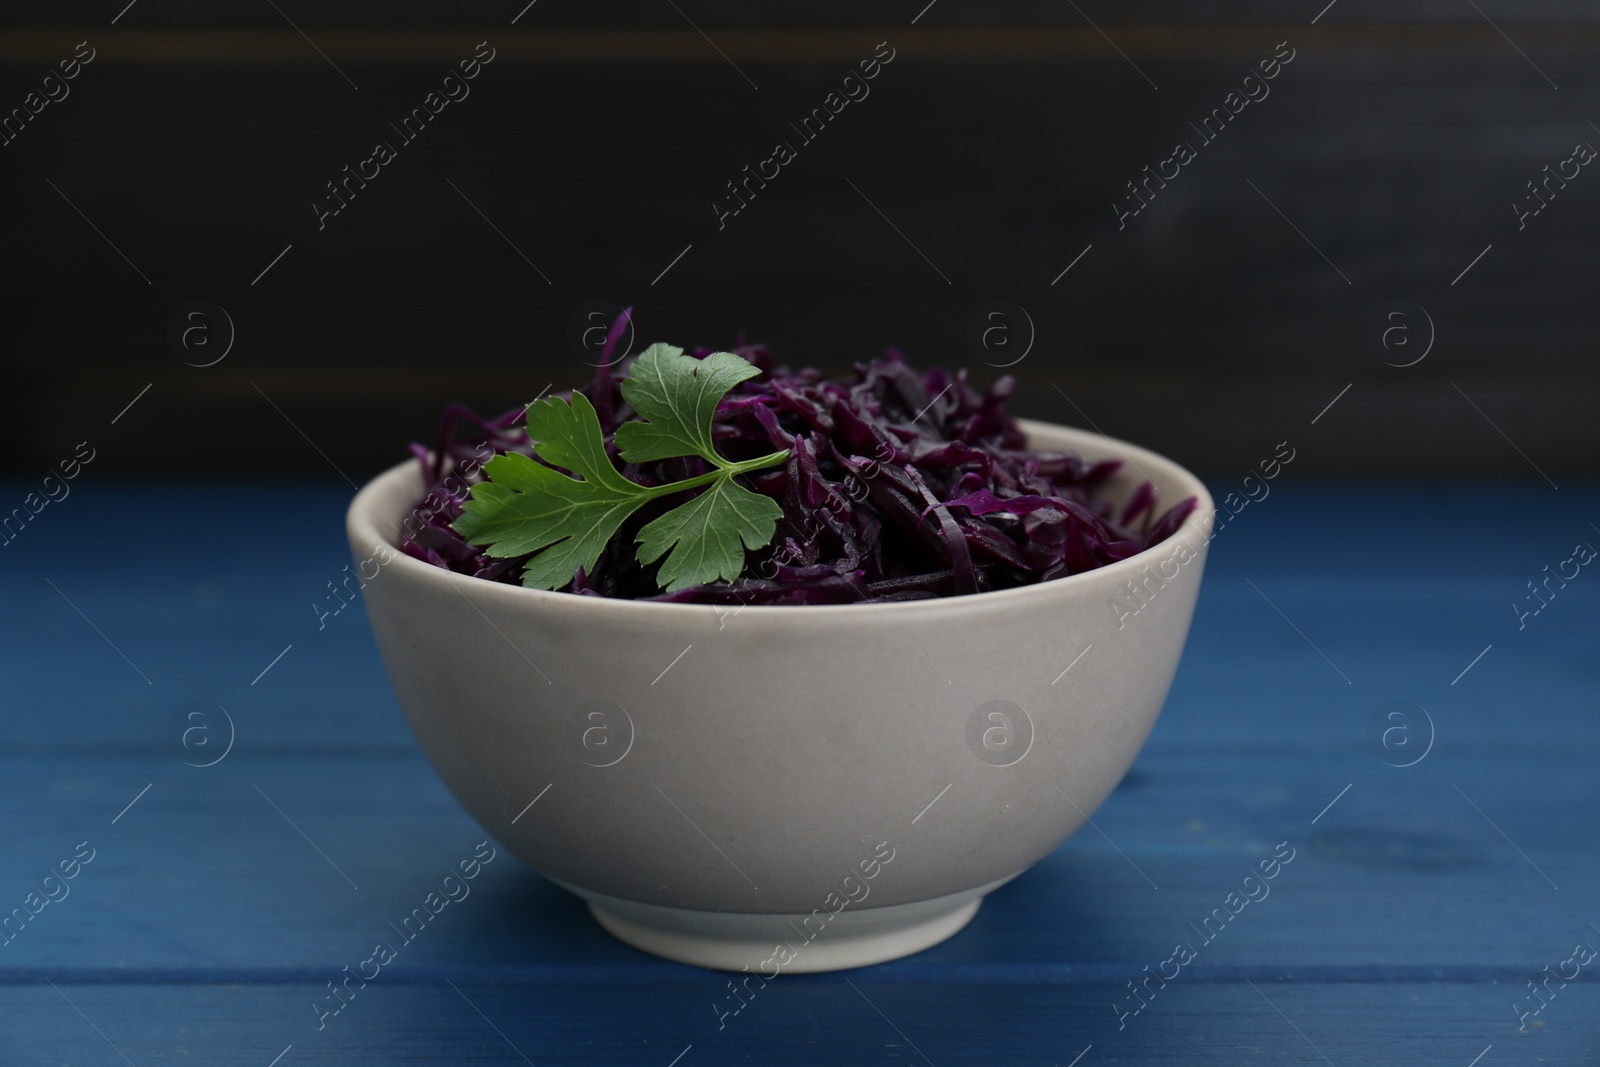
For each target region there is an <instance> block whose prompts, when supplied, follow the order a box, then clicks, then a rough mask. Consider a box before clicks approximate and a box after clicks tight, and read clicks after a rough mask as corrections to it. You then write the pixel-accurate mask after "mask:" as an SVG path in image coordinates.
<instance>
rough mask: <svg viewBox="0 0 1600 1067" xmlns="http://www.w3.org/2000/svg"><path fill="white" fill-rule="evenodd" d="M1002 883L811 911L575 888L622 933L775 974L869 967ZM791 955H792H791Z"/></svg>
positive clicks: (692, 957) (672, 954)
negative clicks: (757, 909) (652, 899)
mask: <svg viewBox="0 0 1600 1067" xmlns="http://www.w3.org/2000/svg"><path fill="white" fill-rule="evenodd" d="M999 884H1000V883H998V882H997V883H995V885H986V886H982V887H980V888H978V889H974V890H969V891H968V892H965V893H957V894H954V895H951V896H947V897H939V898H937V899H935V900H926V901H919V902H917V903H914V904H896V905H892V906H890V907H887V908H861V909H859V910H857V909H855V908H853V907H846V908H845V909H844V910H842V911H839V912H837V913H830V912H829V911H828V910H827V909H826V908H819V909H818V910H817V911H816V912H814V913H812V914H810V915H805V914H796V915H751V914H740V913H734V912H715V911H691V910H689V909H686V908H666V907H662V906H660V905H657V904H639V903H636V902H634V901H630V900H620V899H617V898H615V897H607V896H601V895H599V894H596V893H588V892H583V891H581V890H575V891H577V892H578V894H579V895H580V896H582V897H583V898H585V899H586V900H587V901H588V903H589V911H590V912H591V913H592V914H593V915H594V917H595V920H596V921H597V922H598V923H599V924H600V925H601V926H602V927H604V928H605V929H606V930H607V931H608V932H609V933H611V934H612V935H613V936H615V937H616V938H617V939H618V940H620V941H623V942H626V943H627V944H629V945H632V946H633V947H634V948H637V949H641V950H643V951H645V952H649V953H651V954H653V955H656V956H663V957H665V958H667V959H669V960H676V961H677V962H679V963H692V964H694V965H696V966H699V967H713V968H716V969H718V970H724V971H741V970H745V969H748V970H749V971H750V972H751V973H755V974H765V975H766V976H768V977H772V976H773V974H774V971H776V972H778V973H785V972H786V973H789V974H800V973H805V972H815V971H837V970H843V969H845V968H848V967H865V966H868V965H870V964H874V963H883V962H885V961H887V960H895V959H899V958H900V957H902V956H909V955H911V954H912V953H913V952H921V951H922V950H923V949H925V948H931V947H932V946H934V945H937V944H938V943H939V942H941V941H943V940H945V939H946V938H948V937H950V936H952V935H954V934H955V933H956V932H958V931H959V930H960V929H961V928H962V927H963V926H966V925H967V923H968V922H969V921H971V919H972V917H973V916H974V915H976V914H977V913H978V905H979V904H981V903H982V902H983V895H984V894H985V893H987V892H988V891H989V890H990V889H993V888H995V886H997V885H999ZM785 961H787V962H785Z"/></svg>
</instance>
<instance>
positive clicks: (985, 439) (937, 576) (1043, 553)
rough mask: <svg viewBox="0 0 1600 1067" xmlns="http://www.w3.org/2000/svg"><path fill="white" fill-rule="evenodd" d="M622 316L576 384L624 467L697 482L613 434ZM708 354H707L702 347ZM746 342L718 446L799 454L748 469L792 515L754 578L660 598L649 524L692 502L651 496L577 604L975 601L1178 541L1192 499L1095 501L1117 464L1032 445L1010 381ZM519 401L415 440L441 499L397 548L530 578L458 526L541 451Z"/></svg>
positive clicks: (1145, 488)
mask: <svg viewBox="0 0 1600 1067" xmlns="http://www.w3.org/2000/svg"><path fill="white" fill-rule="evenodd" d="M623 325H624V320H622V319H619V320H618V326H617V328H614V329H613V330H612V332H611V335H610V337H609V339H608V342H607V346H606V349H605V351H604V352H603V354H602V358H601V366H600V367H599V368H598V370H597V372H596V374H595V378H594V381H593V383H591V384H590V385H588V386H586V387H584V388H583V389H581V390H579V391H580V392H582V393H583V394H584V395H585V396H587V397H588V398H589V400H590V402H591V403H592V404H593V405H594V408H595V411H596V413H597V414H598V415H599V418H600V424H601V428H602V430H603V431H604V433H605V441H606V447H607V450H608V451H609V452H610V453H611V456H612V458H613V460H615V461H616V463H617V468H618V470H620V471H621V472H622V473H623V475H624V476H625V477H627V478H631V479H633V480H634V481H636V482H638V483H640V484H641V485H660V484H662V483H664V482H668V481H676V480H678V479H682V478H689V477H693V476H694V475H696V474H700V473H702V472H703V471H704V470H705V469H706V465H705V463H704V461H702V460H700V459H699V458H697V457H690V458H686V459H670V460H662V461H659V462H654V463H646V464H632V463H624V462H622V460H621V459H620V458H618V456H617V452H616V446H615V444H614V442H613V440H612V437H613V434H614V433H615V431H616V428H617V427H618V426H619V425H621V424H622V423H623V422H626V421H627V420H629V419H630V418H633V417H634V412H633V409H632V408H630V407H629V406H628V403H627V401H626V400H624V399H623V397H622V392H621V389H620V388H619V387H620V385H621V383H622V381H623V380H624V379H625V378H626V377H627V373H626V372H627V367H628V362H627V361H624V362H622V363H620V364H618V365H616V366H612V365H610V363H609V356H610V350H611V347H612V346H613V345H614V344H615V342H616V340H617V337H618V336H619V335H620V333H621V329H620V327H622V326H623ZM711 351H712V350H711V349H704V348H697V349H694V350H693V354H694V355H696V356H698V357H702V358H703V357H704V356H705V355H707V354H708V353H709V352H711ZM732 351H733V352H734V353H735V354H736V355H738V356H740V357H742V358H744V359H746V360H748V361H749V362H751V363H752V364H754V365H755V366H757V367H759V368H760V369H761V370H762V372H763V373H762V374H761V375H760V376H759V377H757V378H753V379H751V380H750V381H747V382H744V383H742V384H741V385H738V386H736V387H735V388H734V389H733V391H732V392H730V393H729V394H728V395H727V397H725V398H724V399H723V401H722V403H721V404H720V405H719V406H718V408H717V414H716V419H715V441H716V444H717V448H718V450H719V451H720V452H721V453H722V455H724V456H726V457H727V458H729V459H733V460H741V459H750V458H754V457H756V456H760V455H765V454H767V453H769V452H772V451H775V450H778V449H789V450H790V456H789V459H788V462H786V463H785V464H783V465H782V466H780V467H774V468H772V469H771V470H767V471H760V472H757V473H756V474H754V475H752V476H748V477H746V478H745V479H744V481H745V484H746V485H747V486H748V487H749V488H751V489H753V490H755V491H756V492H758V493H764V494H766V495H768V496H770V497H772V498H773V499H774V500H776V501H778V503H779V504H780V506H781V507H782V508H783V518H781V519H779V520H778V526H777V532H776V534H775V535H774V537H773V539H772V542H771V543H770V544H768V545H767V546H766V547H765V548H762V549H759V550H756V551H752V552H749V553H747V559H746V566H745V573H744V576H742V577H740V578H739V579H738V580H737V581H734V582H715V583H712V584H710V585H701V586H695V587H693V588H690V589H682V590H679V591H678V592H675V593H662V592H661V589H660V587H659V586H658V585H657V584H656V581H655V574H654V572H655V567H654V566H653V565H652V566H644V565H642V564H640V563H639V562H638V560H637V559H636V558H635V556H634V551H633V549H634V543H635V538H636V535H637V534H638V531H639V528H640V527H642V526H643V525H644V524H645V523H647V522H649V521H650V520H651V519H653V518H655V517H656V516H657V515H660V514H661V513H662V512H664V511H667V510H670V509H671V508H673V507H676V506H677V505H679V504H681V503H682V502H683V500H685V499H688V496H687V495H685V496H683V497H672V498H666V499H663V500H658V501H654V502H652V503H651V504H650V505H647V506H646V507H644V508H642V509H640V510H639V511H638V512H637V513H635V514H634V515H633V516H632V517H631V518H630V519H629V520H628V522H627V523H625V524H624V525H623V527H622V529H621V531H620V532H619V533H618V535H617V536H616V537H615V538H613V540H612V542H611V544H610V545H609V546H607V548H606V550H605V551H604V553H602V555H601V556H600V559H599V561H598V562H597V563H596V564H595V567H594V570H593V572H592V573H587V574H586V573H583V572H582V571H580V572H579V573H578V574H577V575H576V576H575V577H574V579H573V581H572V584H571V585H570V586H569V587H568V589H569V590H570V591H571V592H572V593H576V594H578V595H581V596H603V597H620V598H625V599H634V600H661V601H672V602H677V603H700V604H729V605H754V604H840V603H857V602H885V601H896V600H920V599H926V598H930V597H943V596H962V595H965V594H968V593H981V592H986V591H989V590H994V589H1007V588H1012V587H1014V586H1020V585H1030V584H1032V583H1035V582H1047V581H1050V580H1052V579H1054V578H1061V577H1065V576H1066V575H1069V574H1078V573H1081V572H1083V571H1087V570H1092V569H1094V568H1096V567H1100V566H1103V565H1105V564H1107V563H1112V562H1115V561H1117V560H1120V559H1126V558H1127V557H1129V556H1131V555H1133V554H1134V553H1136V552H1141V551H1143V550H1144V549H1146V548H1149V547H1150V546H1152V545H1154V544H1157V543H1159V542H1161V541H1163V540H1165V539H1166V538H1168V537H1170V536H1171V535H1172V534H1173V533H1174V532H1175V531H1176V530H1177V529H1178V527H1179V526H1180V525H1181V524H1182V523H1183V520H1184V519H1186V518H1187V517H1188V516H1189V514H1190V513H1191V512H1192V511H1193V510H1194V508H1195V506H1196V501H1195V499H1194V498H1193V497H1190V498H1188V499H1186V500H1183V501H1180V502H1178V503H1177V504H1175V505H1173V506H1172V507H1170V508H1168V509H1167V510H1166V511H1165V512H1164V513H1160V514H1158V511H1157V502H1156V498H1155V492H1154V488H1153V487H1152V486H1151V485H1150V483H1149V482H1144V483H1142V484H1141V485H1140V486H1139V487H1138V489H1137V490H1136V491H1135V492H1134V494H1133V495H1132V497H1131V498H1130V499H1129V501H1128V503H1127V504H1126V506H1124V507H1123V508H1122V510H1121V513H1120V514H1117V513H1116V511H1115V509H1114V508H1113V506H1112V505H1111V503H1110V502H1109V501H1107V500H1106V499H1105V498H1103V497H1101V496H1097V495H1096V490H1097V489H1100V488H1102V487H1103V486H1104V484H1105V482H1106V481H1107V479H1108V478H1110V476H1111V475H1112V474H1113V473H1115V472H1116V471H1117V470H1118V468H1120V467H1121V463H1120V462H1119V461H1116V460H1109V461H1101V462H1097V463H1088V462H1085V461H1084V460H1082V459H1081V458H1079V457H1078V456H1077V455H1075V454H1073V453H1071V452H1060V451H1052V452H1032V451H1029V450H1028V449H1027V442H1026V440H1025V437H1024V435H1023V432H1022V430H1021V429H1020V428H1019V427H1018V425H1017V423H1016V422H1015V420H1014V419H1012V417H1011V416H1010V415H1009V414H1008V413H1007V411H1006V401H1007V399H1008V398H1009V397H1010V395H1011V392H1012V389H1013V388H1014V386H1015V384H1016V383H1015V380H1014V379H1013V378H1011V377H1010V376H1009V375H1008V376H1005V377H1002V378H1000V379H999V380H997V381H996V382H995V383H994V384H993V385H991V386H990V387H989V389H988V391H987V392H984V393H978V392H977V391H975V390H974V389H973V388H972V387H971V386H969V385H968V384H967V375H966V371H964V370H963V371H958V372H957V373H956V374H955V375H954V376H952V375H950V374H949V373H947V372H946V371H944V370H942V369H940V368H937V367H933V368H930V369H928V370H927V371H924V372H918V371H916V370H913V369H912V368H911V367H910V366H909V365H908V364H907V363H906V361H905V358H904V356H902V355H901V353H900V352H899V351H898V350H897V349H893V348H891V349H889V350H888V351H887V352H886V353H885V354H884V356H883V357H882V358H881V359H875V360H872V361H871V362H868V363H858V364H856V366H855V375H854V379H853V380H852V381H829V380H826V379H824V377H823V376H822V373H821V372H820V371H818V370H815V369H810V368H808V369H804V370H798V371H792V370H789V369H788V368H787V367H774V366H773V363H772V357H771V354H770V353H769V352H768V350H767V349H766V347H765V346H764V345H746V344H742V343H741V344H740V345H739V346H738V347H736V348H734V349H732ZM523 410H524V409H523V408H520V407H519V408H514V409H512V410H511V411H508V412H506V413H505V414H504V415H501V416H500V417H498V418H495V419H484V418H483V417H481V416H479V415H478V414H477V413H476V412H474V411H472V410H471V409H470V408H467V407H465V406H464V405H461V404H451V405H450V406H449V407H447V408H446V409H445V410H444V413H443V416H442V417H441V419H440V423H439V431H438V435H437V437H436V439H435V441H434V444H433V447H432V448H431V449H429V448H425V447H424V446H422V445H420V444H413V445H412V446H411V451H412V453H413V454H414V455H415V456H416V458H417V462H418V464H419V466H420V468H421V471H422V478H423V482H424V483H425V484H426V485H427V486H428V491H427V493H426V494H425V495H424V496H423V498H422V499H421V500H419V501H418V502H417V504H416V506H415V507H414V508H413V509H412V512H411V516H410V519H409V520H408V521H407V522H406V523H405V531H406V535H405V536H403V537H402V539H401V548H402V550H403V551H405V552H406V553H407V554H408V555H411V556H413V557H415V558H417V559H420V560H423V561H424V562H427V563H431V564H433V565H434V566H436V567H444V568H446V569H448V570H452V571H455V572H457V573H459V574H468V575H473V576H475V577H478V578H484V579H487V580H489V581H497V582H508V583H512V584H517V583H519V582H520V580H521V574H522V565H523V563H524V561H525V560H526V559H527V558H528V557H527V556H522V557H516V558H510V559H495V558H493V557H490V556H488V555H485V554H484V553H483V551H482V550H481V549H480V548H478V547H475V546H473V545H470V544H468V543H467V542H466V541H464V540H462V539H461V537H460V536H459V535H458V534H456V532H455V531H454V530H452V529H450V523H451V522H453V521H454V520H455V519H456V518H457V517H458V516H459V515H460V514H461V506H462V504H463V503H464V502H465V500H466V498H467V490H468V488H469V487H470V486H471V485H473V484H474V483H476V482H479V481H482V480H483V478H484V476H483V474H482V471H481V467H482V464H483V463H484V462H486V461H487V460H488V459H489V458H490V456H491V455H494V454H500V453H505V452H520V453H522V454H523V455H526V456H531V457H534V458H535V459H537V458H538V457H537V452H536V450H535V449H534V447H533V445H532V444H531V443H530V442H529V440H528V437H527V434H526V433H525V432H524V431H523V428H522V421H523Z"/></svg>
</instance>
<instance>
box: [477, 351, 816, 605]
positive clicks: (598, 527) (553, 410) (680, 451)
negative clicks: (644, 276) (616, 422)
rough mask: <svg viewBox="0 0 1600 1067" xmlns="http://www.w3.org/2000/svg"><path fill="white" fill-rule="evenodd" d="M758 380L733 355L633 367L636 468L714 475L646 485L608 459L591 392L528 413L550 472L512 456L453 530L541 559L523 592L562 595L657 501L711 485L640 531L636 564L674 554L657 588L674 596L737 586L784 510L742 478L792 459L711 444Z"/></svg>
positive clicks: (525, 578)
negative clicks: (731, 402) (682, 459)
mask: <svg viewBox="0 0 1600 1067" xmlns="http://www.w3.org/2000/svg"><path fill="white" fill-rule="evenodd" d="M759 373H761V372H760V371H759V370H758V369H757V368H756V367H753V366H751V365H750V364H749V363H747V362H746V361H744V360H742V359H740V358H739V357H738V356H735V355H733V354H732V353H730V352H717V353H714V354H712V355H710V356H707V357H706V358H705V359H703V360H699V359H695V358H693V357H691V356H686V355H684V354H683V350H682V349H680V348H674V347H672V346H670V345H662V344H655V345H651V346H650V347H649V348H648V349H646V350H645V351H644V352H643V353H642V354H641V355H640V356H639V358H638V360H637V361H636V362H635V363H634V366H633V370H632V372H631V374H630V377H629V378H628V379H627V380H626V381H624V382H623V383H622V395H623V397H624V399H626V400H627V401H628V403H629V404H631V405H633V407H634V410H635V411H637V412H638V413H639V415H640V416H641V417H642V418H644V419H648V420H649V421H648V422H626V423H623V424H622V425H621V426H619V427H618V428H617V433H616V443H617V449H618V451H619V452H620V453H621V455H622V457H623V459H625V460H627V461H629V462H631V463H649V462H653V461H656V460H661V459H672V458H675V457H678V456H699V457H700V458H702V459H704V460H705V461H706V462H708V463H710V464H711V465H712V467H713V468H714V469H713V470H711V471H709V472H707V473H705V474H702V475H698V476H696V477H694V478H686V479H684V480H682V481H677V482H669V483H667V484H665V485H657V486H643V485H639V484H638V483H637V482H633V481H630V480H629V479H627V478H624V477H623V476H622V474H621V473H620V472H618V470H617V469H616V467H615V466H613V465H612V462H611V458H610V457H609V456H608V455H607V454H606V449H605V438H604V435H603V434H602V433H601V430H600V420H599V418H598V417H597V416H596V415H595V412H594V407H593V406H592V405H591V404H590V403H589V400H588V398H587V397H585V396H584V395H583V394H582V393H574V394H573V396H572V400H571V402H570V403H569V402H568V401H565V400H561V399H557V398H551V399H549V400H542V401H539V402H537V403H534V404H531V405H529V407H528V419H527V429H528V437H529V438H530V439H531V440H532V441H533V442H534V444H535V445H536V446H537V448H538V452H539V455H540V457H541V458H542V459H544V460H545V462H547V463H550V464H552V465H554V466H557V467H561V468H563V469H564V470H568V471H571V472H572V475H573V476H570V477H569V476H568V475H566V474H563V473H562V472H561V471H558V470H552V469H551V468H550V467H547V466H544V465H543V464H540V463H537V462H535V461H534V460H532V459H529V458H528V457H527V456H523V455H520V454H517V453H507V454H505V455H501V456H496V457H495V458H494V459H492V460H490V461H489V462H488V463H486V464H485V465H484V468H483V469H484V472H485V473H486V474H487V475H488V476H489V479H490V480H489V481H486V482H480V483H479V484H477V485H474V486H473V487H472V490H471V492H470V495H469V497H468V499H467V502H466V504H465V505H464V506H463V508H462V513H461V516H460V517H459V518H457V519H456V521H455V522H454V523H452V524H451V525H452V528H453V529H454V530H455V531H456V532H457V533H458V534H460V535H461V536H462V537H463V538H465V539H466V540H467V541H468V542H470V543H472V544H475V545H483V546H486V547H485V551H487V552H488V554H489V555H491V556H497V557H506V556H520V555H524V554H526V553H529V552H532V553H535V555H534V556H533V557H532V558H531V559H529V560H528V563H527V565H526V567H525V569H524V571H523V574H522V584H523V585H525V586H529V587H532V588H536V589H559V588H561V587H562V586H564V585H566V584H568V583H569V582H571V581H572V579H573V577H574V575H575V574H576V573H577V570H578V568H579V567H582V568H583V569H584V570H585V571H590V570H593V569H594V565H595V563H596V562H597V561H598V560H599V558H600V553H601V552H602V551H603V550H604V549H605V547H606V545H607V544H608V543H609V542H610V541H611V539H612V538H613V537H615V536H616V533H617V531H618V530H619V529H621V527H622V524H623V523H624V522H625V521H627V519H628V516H630V515H632V514H633V513H634V512H635V511H637V510H638V509H639V508H640V507H642V506H643V505H644V504H646V503H648V502H649V501H651V500H655V499H657V498H659V497H666V496H672V495H673V494H676V493H682V492H685V491H687V490H690V489H696V488H700V487H702V486H704V487H706V488H705V492H703V493H701V494H699V495H698V496H696V497H695V498H694V499H692V500H690V501H688V502H687V503H684V504H680V505H679V506H677V507H675V508H673V509H672V510H671V511H668V512H667V513H666V514H664V515H662V516H660V517H659V518H657V519H655V520H653V521H651V522H649V523H647V524H645V526H644V528H643V529H641V530H640V531H639V538H638V540H639V548H638V559H639V561H640V562H641V563H654V562H655V561H656V560H658V559H661V557H662V556H666V559H665V560H664V561H663V562H662V564H661V569H660V571H659V572H658V575H657V578H658V580H659V581H660V582H661V583H663V584H664V585H665V587H666V589H667V590H668V591H669V592H671V591H673V590H677V589H682V588H684V587H686V586H691V585H703V584H705V583H707V582H713V581H716V580H717V579H719V578H722V579H728V580H730V581H731V580H732V579H734V578H737V577H738V576H739V575H740V574H741V573H742V572H743V570H744V550H745V549H747V548H749V549H754V548H760V547H762V546H763V545H765V544H767V543H768V542H769V541H771V540H772V535H773V532H774V531H775V529H776V524H777V520H778V518H779V517H780V516H781V515H782V514H783V510H782V509H781V508H780V507H779V506H778V504H777V502H776V501H774V500H773V499H772V498H770V497H766V496H762V495H761V494H760V493H755V492H751V491H750V490H749V489H746V488H745V487H744V486H742V485H740V484H739V483H738V482H736V481H734V480H733V479H734V477H735V476H736V475H739V474H745V473H748V472H750V471H755V470H762V469H764V468H767V467H773V466H776V465H777V464H779V463H782V462H783V461H784V460H785V459H787V458H788V456H789V453H788V452H787V451H783V452H774V453H772V454H770V455H766V456H760V457H758V458H756V459H750V460H743V461H740V462H732V461H729V460H726V459H724V458H723V457H722V456H721V455H720V454H718V452H717V450H716V446H715V444H714V443H713V441H712V420H713V417H714V416H715V414H716V410H717V404H718V403H719V402H721V400H722V398H723V397H724V396H725V395H727V392H728V390H730V389H732V388H733V387H734V386H735V385H738V384H739V383H740V382H742V381H745V380H746V379H748V378H753V377H755V376H756V375H757V374H759Z"/></svg>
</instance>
